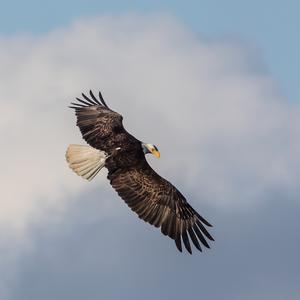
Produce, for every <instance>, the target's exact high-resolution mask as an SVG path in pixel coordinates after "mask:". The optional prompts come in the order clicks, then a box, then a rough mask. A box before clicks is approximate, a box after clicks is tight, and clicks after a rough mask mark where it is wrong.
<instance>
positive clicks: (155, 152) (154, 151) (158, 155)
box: [151, 149, 160, 158]
mask: <svg viewBox="0 0 300 300" xmlns="http://www.w3.org/2000/svg"><path fill="white" fill-rule="evenodd" d="M151 153H152V154H153V155H154V156H156V157H157V158H160V153H159V151H156V150H155V149H153V150H151Z"/></svg>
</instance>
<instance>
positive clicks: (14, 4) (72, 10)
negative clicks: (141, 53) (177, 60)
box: [0, 0, 300, 101]
mask: <svg viewBox="0 0 300 300" xmlns="http://www.w3.org/2000/svg"><path fill="white" fill-rule="evenodd" d="M2 2H3V3H2V4H1V12H0V32H1V33H2V34H5V35H11V34H13V33H19V32H24V31H25V32H33V33H43V32H45V31H49V30H52V29H54V28H57V27H60V26H64V25H66V24H69V23H70V22H72V20H74V19H76V18H78V17H82V16H89V15H97V14H115V13H124V12H128V11H134V12H143V13H153V12H167V13H171V14H172V15H174V16H177V17H178V18H179V20H181V21H182V22H184V23H185V24H187V26H189V27H190V28H192V29H193V30H194V31H195V32H199V33H200V34H205V35H206V36H207V37H208V38H214V37H232V38H237V39H242V40H244V41H245V42H247V43H250V44H252V45H253V46H254V47H257V48H258V49H259V51H261V53H262V56H263V57H264V60H265V63H266V67H267V69H269V71H270V72H271V73H272V75H273V76H274V78H275V79H276V80H278V82H279V86H280V87H281V89H282V93H283V94H284V95H285V96H287V98H288V99H289V100H290V101H300V90H299V70H300V59H299V53H300V39H299V37H298V36H299V27H300V20H299V10H300V3H299V1H296V0H287V1H284V2H283V1H279V0H275V1H272V0H264V1H258V0H254V1H238V0H228V1H216V0H212V1H208V0H207V1H201V0H200V1H158V0H153V1H143V0H141V1H126V0H124V1H123V0H122V1H121V0H120V1H98V0H87V1H78V0H73V1H67V0H64V1H58V0H53V1H37V0H36V1H34V0H28V1H15V0H12V1H2Z"/></svg>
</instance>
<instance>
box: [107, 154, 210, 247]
mask: <svg viewBox="0 0 300 300" xmlns="http://www.w3.org/2000/svg"><path fill="white" fill-rule="evenodd" d="M108 178H109V179H110V182H111V185H112V186H113V187H114V189H115V190H116V191H117V192H118V194H119V196H120V197H121V198H122V199H123V200H124V201H125V202H126V203H127V205H128V206H129V207H130V208H131V209H132V210H133V211H134V212H136V213H137V214H138V216H139V218H141V219H143V220H144V221H146V222H148V223H150V224H152V225H154V226H156V227H161V232H162V233H163V234H165V235H168V236H169V237H170V238H172V239H174V240H175V243H176V246H177V248H178V250H179V251H182V245H181V241H183V243H184V245H185V247H186V249H187V250H188V252H189V253H192V249H191V245H190V239H191V240H192V242H193V244H194V245H195V247H196V248H197V249H198V250H199V251H202V249H201V244H202V245H204V246H205V247H207V248H209V245H208V243H207V241H206V239H209V240H211V241H213V240H214V239H213V237H212V236H211V235H210V234H209V233H208V231H207V229H206V228H205V226H204V225H206V226H211V225H210V224H209V223H208V222H207V221H206V220H205V219H204V218H203V217H202V216H200V215H199V214H198V213H197V212H196V211H195V210H194V209H193V208H192V207H191V206H190V205H189V204H188V203H187V201H186V199H185V198H184V196H183V195H182V194H181V193H180V192H179V191H178V190H177V189H176V188H175V187H174V186H173V185H172V184H171V183H169V182H168V181H167V180H165V179H164V178H162V177H161V176H159V175H158V174H157V173H156V172H155V171H154V170H153V169H152V168H151V167H150V166H149V165H148V163H147V162H146V160H145V162H144V163H143V164H141V165H139V166H137V167H134V168H130V169H127V170H118V171H117V172H114V173H112V174H110V173H109V175H108Z"/></svg>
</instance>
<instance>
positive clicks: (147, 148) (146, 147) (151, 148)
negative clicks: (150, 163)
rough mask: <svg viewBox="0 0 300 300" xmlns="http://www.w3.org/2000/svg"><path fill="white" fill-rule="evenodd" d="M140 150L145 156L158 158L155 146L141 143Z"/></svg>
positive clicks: (158, 154)
mask: <svg viewBox="0 0 300 300" xmlns="http://www.w3.org/2000/svg"><path fill="white" fill-rule="evenodd" d="M142 148H143V151H144V153H145V154H147V153H151V154H153V155H154V156H156V157H157V158H159V157H160V153H159V151H158V149H157V147H156V146H155V145H152V144H146V143H142Z"/></svg>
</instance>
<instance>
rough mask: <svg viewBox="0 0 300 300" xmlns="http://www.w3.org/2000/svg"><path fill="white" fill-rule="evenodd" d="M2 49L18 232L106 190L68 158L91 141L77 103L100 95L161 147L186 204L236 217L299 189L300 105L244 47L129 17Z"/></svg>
mask: <svg viewBox="0 0 300 300" xmlns="http://www.w3.org/2000/svg"><path fill="white" fill-rule="evenodd" d="M0 49H1V50H0V64H1V66H2V68H1V69H0V78H1V80H0V99H1V112H2V114H1V119H0V126H1V127H0V133H1V136H2V140H1V154H2V155H1V166H2V172H1V175H0V181H1V186H2V189H1V200H0V203H1V210H0V226H2V227H3V228H6V229H7V230H10V229H13V230H14V229H18V230H17V231H14V232H22V230H23V229H24V228H26V225H28V224H29V223H31V222H35V220H36V219H38V218H40V217H41V216H43V213H45V212H46V214H50V213H53V211H54V212H55V211H57V210H61V209H63V208H64V203H65V201H66V200H67V199H71V198H72V197H73V196H74V195H76V194H77V193H79V192H80V191H82V190H83V189H84V188H87V189H91V188H92V187H96V186H97V185H98V184H99V179H98V180H96V181H95V182H94V183H92V185H89V184H87V183H86V182H84V181H82V180H81V179H80V178H77V177H76V176H75V175H74V174H73V173H71V171H70V170H69V169H68V167H67V165H66V163H65V161H64V152H65V148H66V147H67V145H68V144H69V143H83V142H82V141H81V137H80V134H79V131H78V129H77V128H76V127H75V117H74V115H73V112H72V111H71V110H69V109H67V105H68V104H69V102H70V101H71V100H73V99H74V97H76V96H78V95H80V93H81V92H82V91H83V92H87V91H88V90H89V89H90V88H91V89H95V90H98V89H101V90H102V92H103V94H104V97H105V98H106V99H107V103H108V104H109V105H110V106H111V107H112V108H113V109H115V110H117V111H119V112H121V113H122V114H123V115H124V119H125V121H124V122H125V126H126V128H128V129H129V130H130V131H131V132H132V133H133V134H134V135H136V137H138V138H140V139H142V140H144V141H146V142H152V143H155V144H156V145H157V146H159V148H160V150H161V153H162V158H161V160H159V161H155V160H153V159H151V158H150V159H151V164H153V165H154V166H155V168H156V169H157V170H159V172H160V173H161V174H163V175H164V176H165V177H168V178H169V179H170V180H171V181H173V182H174V183H176V184H177V185H179V186H180V189H181V190H182V192H183V193H184V194H186V195H189V194H190V195H191V194H195V193H194V192H196V193H197V194H198V195H199V201H200V199H201V201H209V202H210V203H211V204H212V205H218V206H220V207H222V208H224V207H225V206H227V207H230V209H233V208H235V207H238V208H240V207H243V206H247V207H248V206H249V205H250V204H251V203H253V202H259V201H262V200H263V199H267V198H268V197H267V196H268V195H269V193H271V192H272V193H277V192H280V193H282V195H285V198H292V196H293V195H294V194H295V193H297V192H299V188H298V187H297V179H298V178H299V175H300V174H299V173H300V171H299V170H300V168H299V159H298V156H297V154H298V153H299V146H300V145H299V141H298V140H299V139H298V138H297V137H298V136H299V128H300V127H299V107H298V105H296V104H292V103H289V102H288V101H287V100H286V99H284V98H282V97H281V96H280V92H279V89H278V87H277V86H276V84H275V83H274V82H273V80H272V78H271V77H270V75H268V74H266V72H264V71H263V70H264V66H263V65H262V64H261V61H260V57H258V56H257V55H258V54H257V53H256V52H255V50H253V49H252V50H251V49H250V50H249V48H248V47H247V46H245V45H242V44H241V43H239V42H233V41H210V40H207V39H204V38H201V37H199V36H197V35H195V34H193V33H191V32H189V31H188V30H187V29H186V28H184V27H183V26H182V24H180V23H178V22H177V21H176V20H172V19H171V18H165V17H164V16H156V17H151V18H150V17H147V18H144V17H143V16H139V15H127V16H124V17H122V16H120V17H118V18H117V17H99V18H95V19H92V20H90V19H83V20H80V21H78V22H77V23H75V24H73V25H72V26H70V27H68V28H64V29H61V30H56V31H53V32H51V33H48V34H46V35H43V36H15V37H13V38H2V39H1V40H0ZM103 178H104V176H102V179H103ZM102 181H103V182H104V180H102ZM104 183H105V184H108V182H104ZM113 195H114V196H115V194H113ZM115 197H116V196H115ZM196 201H198V199H192V202H193V203H195V202H196Z"/></svg>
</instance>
